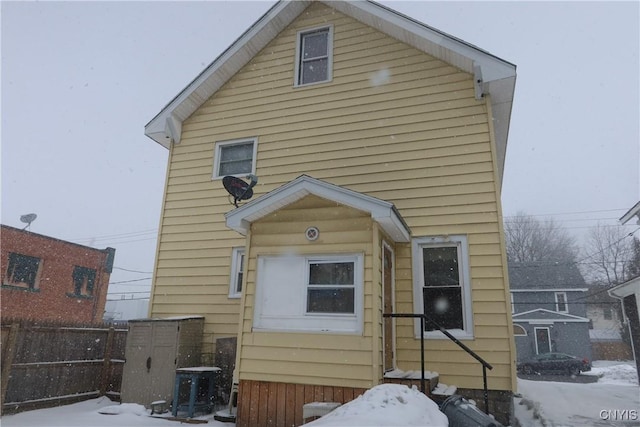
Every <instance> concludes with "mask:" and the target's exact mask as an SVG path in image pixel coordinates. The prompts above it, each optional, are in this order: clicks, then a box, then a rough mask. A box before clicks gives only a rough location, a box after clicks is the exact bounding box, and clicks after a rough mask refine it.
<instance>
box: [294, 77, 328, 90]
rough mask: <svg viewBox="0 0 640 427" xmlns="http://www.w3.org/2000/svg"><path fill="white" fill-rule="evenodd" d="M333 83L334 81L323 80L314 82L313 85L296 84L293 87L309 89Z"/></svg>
mask: <svg viewBox="0 0 640 427" xmlns="http://www.w3.org/2000/svg"><path fill="white" fill-rule="evenodd" d="M332 81H333V79H329V80H321V81H317V82H313V83H300V84H298V83H296V84H294V85H293V88H294V89H304V88H307V87H314V86H317V85H321V84H327V83H331V82H332Z"/></svg>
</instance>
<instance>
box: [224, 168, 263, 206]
mask: <svg viewBox="0 0 640 427" xmlns="http://www.w3.org/2000/svg"><path fill="white" fill-rule="evenodd" d="M247 179H248V180H249V182H246V181H243V180H241V179H240V178H237V177H235V176H231V175H229V176H225V177H224V178H222V185H224V188H225V190H227V192H228V193H229V194H230V195H231V197H233V205H234V206H235V207H236V208H237V207H238V202H239V201H240V200H249V199H250V198H251V197H253V190H252V188H253V187H254V186H255V185H256V184H257V183H258V177H257V176H255V175H247Z"/></svg>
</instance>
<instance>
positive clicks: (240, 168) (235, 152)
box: [218, 142, 253, 176]
mask: <svg viewBox="0 0 640 427" xmlns="http://www.w3.org/2000/svg"><path fill="white" fill-rule="evenodd" d="M219 165H220V171H219V173H218V175H220V176H224V175H236V174H242V173H251V170H252V167H253V142H250V143H246V144H234V145H225V146H222V147H220V159H219Z"/></svg>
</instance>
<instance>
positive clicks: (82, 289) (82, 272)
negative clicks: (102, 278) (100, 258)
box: [73, 267, 96, 295]
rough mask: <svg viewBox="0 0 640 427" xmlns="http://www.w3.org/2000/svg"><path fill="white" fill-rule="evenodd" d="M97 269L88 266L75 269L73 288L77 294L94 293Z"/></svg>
mask: <svg viewBox="0 0 640 427" xmlns="http://www.w3.org/2000/svg"><path fill="white" fill-rule="evenodd" d="M95 282H96V270H94V269H92V268H87V267H75V268H74V269H73V288H74V293H75V294H76V295H93V288H94V286H95Z"/></svg>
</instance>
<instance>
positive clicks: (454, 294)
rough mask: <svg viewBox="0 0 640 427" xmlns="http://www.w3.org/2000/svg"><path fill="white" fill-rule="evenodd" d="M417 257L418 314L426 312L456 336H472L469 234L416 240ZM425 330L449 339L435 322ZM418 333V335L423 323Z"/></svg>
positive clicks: (415, 274) (427, 324) (415, 269)
mask: <svg viewBox="0 0 640 427" xmlns="http://www.w3.org/2000/svg"><path fill="white" fill-rule="evenodd" d="M413 258H414V270H413V271H414V296H415V302H416V307H415V309H416V313H424V314H425V315H426V316H427V317H429V318H430V319H432V320H433V321H435V322H436V323H438V324H439V325H440V326H442V327H444V328H445V329H447V330H448V331H449V332H450V333H452V334H454V335H456V336H459V337H462V338H465V337H471V336H472V334H473V329H472V328H473V326H472V324H473V323H472V321H471V317H472V314H471V289H470V282H469V273H468V268H469V262H468V250H467V240H466V236H447V237H422V238H417V239H414V241H413ZM418 324H419V322H418ZM425 331H427V332H428V333H429V334H428V335H427V336H431V337H442V338H445V336H444V335H443V334H442V333H440V332H438V331H437V327H436V326H435V325H434V324H433V323H430V322H426V325H425ZM431 331H433V332H431ZM416 332H417V333H416V335H418V334H419V326H418V327H417V331H416Z"/></svg>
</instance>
